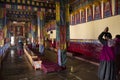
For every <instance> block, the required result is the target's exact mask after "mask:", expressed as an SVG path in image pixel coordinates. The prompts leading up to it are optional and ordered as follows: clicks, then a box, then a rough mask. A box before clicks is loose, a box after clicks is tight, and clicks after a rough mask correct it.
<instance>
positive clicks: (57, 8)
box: [56, 2, 60, 21]
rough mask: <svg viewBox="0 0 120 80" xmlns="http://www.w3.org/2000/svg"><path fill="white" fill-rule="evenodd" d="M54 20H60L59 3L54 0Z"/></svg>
mask: <svg viewBox="0 0 120 80" xmlns="http://www.w3.org/2000/svg"><path fill="white" fill-rule="evenodd" d="M56 21H60V3H59V2H56Z"/></svg>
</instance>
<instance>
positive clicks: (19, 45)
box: [17, 40, 24, 56]
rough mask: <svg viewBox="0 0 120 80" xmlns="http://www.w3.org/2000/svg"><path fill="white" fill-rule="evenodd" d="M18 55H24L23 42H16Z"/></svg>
mask: <svg viewBox="0 0 120 80" xmlns="http://www.w3.org/2000/svg"><path fill="white" fill-rule="evenodd" d="M17 47H18V55H19V56H21V55H22V54H23V53H24V50H23V42H22V41H21V40H19V41H18V46H17Z"/></svg>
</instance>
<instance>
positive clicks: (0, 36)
mask: <svg viewBox="0 0 120 80" xmlns="http://www.w3.org/2000/svg"><path fill="white" fill-rule="evenodd" d="M3 34H4V32H3V30H0V41H1V40H2V39H3V38H4V35H3Z"/></svg>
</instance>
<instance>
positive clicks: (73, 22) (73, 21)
mask: <svg viewBox="0 0 120 80" xmlns="http://www.w3.org/2000/svg"><path fill="white" fill-rule="evenodd" d="M72 25H75V15H74V14H73V15H72Z"/></svg>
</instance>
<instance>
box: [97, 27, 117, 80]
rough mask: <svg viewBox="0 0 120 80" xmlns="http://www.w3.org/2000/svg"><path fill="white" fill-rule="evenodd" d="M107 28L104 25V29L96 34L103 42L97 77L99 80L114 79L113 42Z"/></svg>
mask: <svg viewBox="0 0 120 80" xmlns="http://www.w3.org/2000/svg"><path fill="white" fill-rule="evenodd" d="M108 30H109V28H108V27H106V28H105V30H104V31H103V32H102V33H101V34H100V35H99V36H98V40H99V41H100V42H101V43H102V44H103V48H102V51H101V54H100V65H99V69H98V77H99V79H100V80H116V73H115V52H114V44H115V43H114V40H112V35H111V33H109V32H108Z"/></svg>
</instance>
